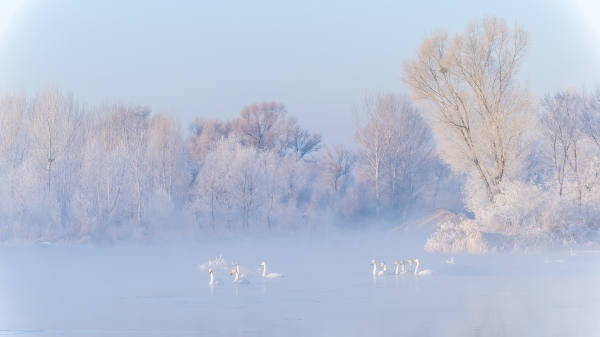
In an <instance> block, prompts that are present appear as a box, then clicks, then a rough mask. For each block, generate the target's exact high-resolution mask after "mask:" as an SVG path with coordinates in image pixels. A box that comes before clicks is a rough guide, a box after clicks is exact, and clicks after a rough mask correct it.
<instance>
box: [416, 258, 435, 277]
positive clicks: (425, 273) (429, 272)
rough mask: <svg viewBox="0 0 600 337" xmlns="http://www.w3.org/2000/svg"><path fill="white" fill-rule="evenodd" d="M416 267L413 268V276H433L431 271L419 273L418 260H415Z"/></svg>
mask: <svg viewBox="0 0 600 337" xmlns="http://www.w3.org/2000/svg"><path fill="white" fill-rule="evenodd" d="M415 263H416V264H417V266H416V267H415V275H430V274H433V270H429V269H425V270H421V271H419V259H415Z"/></svg>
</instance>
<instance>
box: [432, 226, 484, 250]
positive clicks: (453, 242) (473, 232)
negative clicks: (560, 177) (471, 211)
mask: <svg viewBox="0 0 600 337" xmlns="http://www.w3.org/2000/svg"><path fill="white" fill-rule="evenodd" d="M425 251H427V252H430V253H434V252H440V253H471V254H482V253H487V252H488V251H489V247H488V243H487V242H486V241H485V240H484V238H483V234H482V230H481V226H479V225H478V224H477V223H476V222H475V221H473V220H471V219H461V220H459V221H457V222H454V221H446V222H444V223H442V224H441V225H440V228H439V229H438V230H437V231H436V232H435V233H433V234H432V235H431V236H430V237H429V238H428V239H427V243H426V244H425Z"/></svg>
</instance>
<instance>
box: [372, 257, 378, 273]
mask: <svg viewBox="0 0 600 337" xmlns="http://www.w3.org/2000/svg"><path fill="white" fill-rule="evenodd" d="M371 265H372V266H373V275H377V262H375V260H373V261H371Z"/></svg>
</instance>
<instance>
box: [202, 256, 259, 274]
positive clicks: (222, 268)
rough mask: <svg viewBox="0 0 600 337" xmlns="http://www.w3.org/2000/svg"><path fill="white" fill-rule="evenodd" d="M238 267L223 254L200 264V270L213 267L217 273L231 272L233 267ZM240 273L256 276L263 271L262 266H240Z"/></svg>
mask: <svg viewBox="0 0 600 337" xmlns="http://www.w3.org/2000/svg"><path fill="white" fill-rule="evenodd" d="M235 268H236V262H234V261H227V260H225V259H224V258H223V256H219V257H218V258H216V259H214V260H208V261H207V262H205V263H203V264H200V265H198V271H208V270H209V269H212V270H213V272H215V273H229V272H230V271H231V270H232V269H235ZM240 273H241V274H242V275H244V274H245V275H247V276H250V275H251V276H256V275H260V274H261V273H262V268H250V269H248V268H244V267H242V266H240Z"/></svg>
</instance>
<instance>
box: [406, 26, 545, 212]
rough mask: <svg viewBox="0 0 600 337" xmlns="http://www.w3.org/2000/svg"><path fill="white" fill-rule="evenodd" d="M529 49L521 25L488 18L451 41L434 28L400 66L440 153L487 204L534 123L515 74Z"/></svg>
mask: <svg viewBox="0 0 600 337" xmlns="http://www.w3.org/2000/svg"><path fill="white" fill-rule="evenodd" d="M528 47H529V38H528V34H527V32H526V31H525V30H524V29H523V28H521V27H520V26H518V25H514V26H513V27H509V26H508V25H507V24H506V22H505V21H504V20H502V19H499V18H496V17H485V18H483V19H480V20H475V21H472V22H470V23H469V24H468V25H467V27H466V28H465V30H464V31H463V32H462V33H461V34H457V35H455V36H454V37H450V36H449V34H448V33H447V32H446V31H444V30H437V31H435V32H434V33H433V34H431V35H429V36H428V37H427V38H425V40H424V41H423V42H422V44H421V46H420V47H419V49H418V50H417V56H416V57H415V58H412V59H408V60H405V61H404V63H403V73H402V81H403V82H404V83H405V84H406V85H407V86H408V88H409V89H410V91H411V93H412V97H413V98H414V99H415V100H417V101H418V102H420V103H421V104H422V105H423V107H424V109H423V112H425V115H426V116H428V117H429V120H430V121H431V125H432V126H433V129H434V131H435V134H436V136H437V138H438V147H439V149H440V155H441V156H442V158H443V159H444V160H445V161H446V162H447V163H448V164H449V165H450V166H451V167H452V168H453V169H454V170H456V171H458V172H462V173H465V174H468V175H470V176H472V177H475V179H477V180H478V181H479V182H480V183H481V184H482V185H483V187H484V189H483V190H484V191H485V194H486V195H487V198H488V200H490V201H492V200H493V199H494V196H495V195H496V194H497V193H499V192H500V190H499V188H498V186H499V185H500V183H501V181H502V180H503V179H504V178H505V177H506V175H507V174H508V173H510V172H511V170H513V169H515V168H516V167H517V166H518V162H519V160H520V159H522V156H521V151H520V146H521V145H522V141H523V135H524V134H525V132H527V131H528V130H530V129H531V127H532V125H533V124H532V123H533V121H534V114H533V109H532V97H531V94H530V92H529V90H528V88H527V85H524V84H521V83H520V82H519V78H518V76H517V75H518V72H519V69H520V67H521V65H522V63H523V61H524V59H525V56H526V55H527V50H528Z"/></svg>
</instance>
